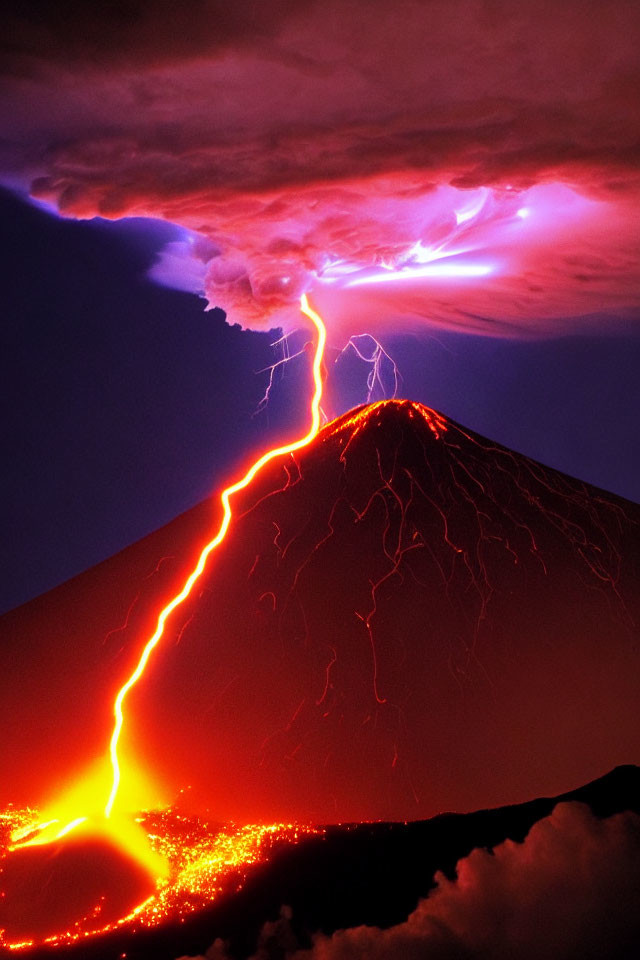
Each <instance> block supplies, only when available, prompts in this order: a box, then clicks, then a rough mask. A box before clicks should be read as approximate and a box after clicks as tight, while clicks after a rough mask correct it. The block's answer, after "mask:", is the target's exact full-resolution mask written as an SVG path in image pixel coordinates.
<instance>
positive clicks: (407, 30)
mask: <svg viewBox="0 0 640 960" xmlns="http://www.w3.org/2000/svg"><path fill="white" fill-rule="evenodd" d="M9 26H10V31H8V32H7V36H8V37H9V40H8V50H7V53H6V56H5V81H6V82H5V87H6V94H5V98H4V106H3V107H2V112H3V115H4V117H5V120H6V123H7V128H8V129H9V130H10V134H9V136H7V138H6V139H5V142H4V145H3V156H4V167H5V171H6V172H7V175H8V176H13V177H14V178H18V179H20V178H21V179H23V180H24V179H29V180H31V181H32V182H33V190H34V192H35V193H36V194H37V195H40V196H43V197H47V198H49V199H51V200H53V201H54V202H55V203H56V204H57V205H58V206H59V208H60V210H61V211H62V212H63V213H65V214H67V215H70V216H81V217H84V216H92V215H94V214H96V213H99V214H102V215H103V216H108V217H119V216H123V215H125V214H143V215H151V216H160V217H165V218H167V219H170V220H173V221H175V222H177V223H180V224H183V225H185V226H187V227H189V228H190V229H192V230H196V231H199V232H201V233H203V234H205V235H207V236H208V237H209V238H210V239H211V240H212V241H213V242H214V244H215V245H216V247H217V249H218V250H220V251H221V254H222V256H221V257H219V258H216V259H215V260H214V261H212V263H211V269H210V270H209V272H208V273H207V275H206V276H205V277H204V280H203V286H204V289H205V291H206V293H207V295H208V296H209V298H210V300H211V302H212V303H217V304H220V305H221V306H224V307H225V308H227V309H230V310H231V311H235V313H236V314H237V316H236V317H235V318H236V319H242V320H243V321H244V322H246V323H251V324H261V323H264V322H265V321H269V320H271V322H273V321H274V320H278V321H281V320H283V319H284V317H283V315H282V310H283V309H284V310H285V314H286V308H287V305H288V304H293V303H295V302H296V300H297V297H298V296H299V293H300V292H301V290H303V289H309V287H310V286H312V285H313V279H314V278H315V276H316V275H317V273H318V272H319V271H320V272H321V271H322V269H324V266H325V265H326V261H327V258H329V259H331V258H335V257H341V258H343V259H347V260H349V261H352V262H354V263H357V264H359V265H363V266H369V265H372V264H377V263H380V262H383V261H385V259H388V258H389V256H391V257H392V258H393V257H395V256H397V255H398V253H399V251H402V250H406V249H408V248H409V247H410V246H411V245H412V244H413V243H415V242H416V240H417V239H419V238H420V237H421V235H422V234H424V233H425V231H427V232H428V230H429V229H431V230H433V229H434V227H435V228H437V229H441V226H442V222H443V219H442V218H443V217H444V216H445V213H447V214H448V216H449V218H451V217H452V216H453V214H454V210H455V209H456V206H455V205H456V203H458V205H459V203H460V202H462V201H461V200H460V199H459V195H457V194H453V193H450V194H449V195H448V196H449V206H448V209H447V211H444V212H443V210H442V209H441V208H442V193H441V192H438V189H437V188H440V190H441V189H442V188H443V187H454V188H457V189H458V190H470V189H472V188H479V187H484V186H488V187H491V188H493V189H494V190H495V191H497V192H498V195H500V196H502V191H503V190H504V188H505V187H510V188H512V189H515V190H527V189H530V188H532V187H535V186H536V185H539V184H548V183H550V182H561V183H563V184H565V185H567V186H568V187H571V188H573V189H574V190H576V191H577V192H578V193H580V194H582V195H585V196H587V197H589V198H590V200H591V201H594V200H597V201H598V204H595V205H594V204H591V206H590V207H589V209H585V210H584V211H583V213H582V216H581V217H580V218H578V220H577V221H576V222H574V223H573V229H572V232H571V235H570V238H569V241H566V242H565V246H566V247H567V250H566V256H567V258H568V261H569V262H567V263H564V264H563V263H559V262H558V261H557V260H553V258H549V257H540V255H539V247H540V244H539V242H538V241H535V242H533V249H532V248H531V243H530V241H529V239H528V237H527V235H523V237H522V238H519V239H518V240H517V241H516V246H518V245H519V247H520V256H519V258H518V262H517V263H515V264H512V266H511V268H510V269H511V273H510V277H511V278H512V279H513V278H515V279H516V281H518V282H520V281H522V280H523V279H524V280H525V281H526V286H525V287H524V289H525V295H524V299H525V301H526V302H522V295H520V298H519V300H518V296H517V295H516V294H514V291H513V289H511V286H510V283H511V281H509V283H507V286H506V287H505V288H502V287H500V285H499V284H498V286H497V287H495V282H494V289H492V290H491V289H489V288H490V286H491V285H488V286H487V288H486V289H487V290H488V292H487V293H483V291H484V290H485V286H481V289H480V290H476V288H475V287H472V289H471V295H470V298H469V302H468V303H465V302H462V301H464V300H465V297H466V296H467V293H466V292H465V293H464V295H462V296H461V294H460V293H459V292H458V291H457V287H456V285H455V284H454V283H451V282H449V283H448V284H444V286H442V287H441V290H442V293H443V295H442V298H441V299H442V303H441V304H440V306H439V307H438V309H436V311H435V313H436V320H437V321H439V322H441V323H442V324H444V325H455V326H458V327H462V328H463V329H465V328H466V329H477V328H478V325H479V324H478V321H477V320H475V321H474V320H473V319H472V318H471V316H472V315H473V316H475V317H480V316H483V315H486V316H490V315H492V316H493V318H494V319H495V320H498V321H499V324H498V329H500V330H502V331H504V330H505V329H509V328H510V327H511V326H512V327H513V330H512V332H513V333H514V334H517V333H518V332H519V331H521V330H522V328H526V329H528V328H530V327H531V325H532V324H534V325H535V323H536V322H537V318H539V317H540V313H541V309H540V300H541V299H544V300H548V295H549V293H550V292H553V291H555V290H557V289H559V288H560V289H562V290H564V291H565V293H564V294H563V296H561V297H560V298H559V301H558V303H557V304H555V305H554V307H553V308H548V309H547V311H546V312H547V314H548V315H549V316H548V320H549V322H547V323H543V325H542V326H543V329H544V330H546V331H547V332H548V328H549V327H550V326H551V327H552V326H553V322H555V321H556V320H557V318H559V317H567V316H569V317H571V316H580V317H584V316H587V315H595V314H602V313H609V314H611V313H617V314H619V313H620V311H621V310H623V311H624V310H634V309H637V308H638V306H639V305H640V292H639V291H638V288H637V270H634V266H637V260H636V255H635V253H634V251H635V250H636V249H637V247H638V245H639V243H640V238H639V237H638V228H637V225H636V221H637V217H636V216H635V209H636V204H637V198H638V192H639V190H640V177H639V175H638V169H639V165H638V160H639V153H640V146H639V145H640V135H639V124H638V113H637V109H636V91H637V89H638V88H639V87H640V63H639V61H638V57H637V48H638V40H639V39H640V8H639V7H638V5H637V4H636V3H633V2H619V3H616V4H609V3H605V2H602V0H591V2H584V0H581V2H578V0H568V2H566V3H563V4H561V5H559V4H557V3H555V2H551V0H547V2H536V3H532V2H523V3H518V4H516V3H513V2H506V0H485V2H481V0H459V2H457V3H456V4H454V5H452V4H451V3H450V2H444V0H434V2H432V3H428V4H425V3H424V2H418V0H399V2H398V3H396V4H393V5H391V4H387V3H384V4H383V3H381V2H375V3H371V2H366V3H365V2H364V0H349V2H345V0H327V2H325V3H322V4H320V3H294V2H279V3H261V4H235V5H226V6H225V5H222V4H220V3H213V2H209V3H205V2H200V3H197V4H194V5H188V6H184V7H181V6H179V5H174V4H162V3H160V4H158V3H149V4H133V5H132V4H124V3H122V4H112V5H107V6H106V7H101V8H100V11H99V12H98V13H96V12H95V11H94V10H92V9H90V8H89V7H87V6H86V5H84V6H81V5H79V4H77V3H70V2H68V3H66V4H64V5H63V6H62V7H56V8H55V10H54V12H50V13H47V14H46V15H43V14H41V13H40V12H38V11H37V10H36V12H34V13H32V14H31V15H29V14H19V15H16V16H14V17H13V18H12V21H11V23H10V25H9ZM434 197H435V198H436V199H435V200H434ZM434 211H438V216H439V217H440V220H438V222H437V223H436V222H435V214H434ZM562 215H563V212H562V211H559V212H558V217H557V219H558V220H560V219H561V217H562ZM546 226H547V228H548V226H549V223H547V225H546ZM547 233H548V229H547ZM563 239H564V238H563ZM483 242H484V243H485V244H486V249H488V250H489V251H490V252H491V251H495V250H496V249H500V247H501V245H504V244H505V242H507V241H506V240H505V238H504V237H502V236H500V235H499V234H498V233H494V234H493V235H491V236H489V237H486V236H485V237H483ZM508 242H510V243H511V246H512V247H513V246H514V244H513V240H510V241H508ZM572 245H573V246H574V249H572ZM558 274H559V276H558ZM594 281H595V292H594V293H593V296H590V297H589V298H585V296H584V292H585V287H590V286H592V284H593V282H594ZM520 287H522V283H521V282H520ZM527 289H528V290H529V291H530V292H531V293H533V294H536V292H537V293H539V294H540V296H535V295H534V296H532V297H530V300H529V301H527V299H526V290H527ZM496 290H497V292H498V294H499V296H498V298H497V304H496ZM592 292H593V291H592V290H589V293H590V294H591V293H592ZM501 298H502V299H503V300H504V303H502V302H500V301H501ZM390 299H391V301H392V303H391V307H389V305H386V306H385V314H386V316H387V317H389V316H394V315H397V316H414V317H416V316H417V317H420V316H426V314H427V313H428V312H429V311H426V308H425V306H424V303H417V302H416V301H420V300H421V299H422V301H423V300H424V296H422V297H420V296H418V297H417V296H416V292H415V290H414V291H410V292H409V293H407V292H406V291H405V290H404V289H403V290H399V289H397V288H394V289H393V290H392V294H391V297H390ZM585 299H586V300H587V302H586V303H585ZM514 301H516V302H514ZM363 305H364V306H366V308H367V310H368V311H369V310H370V305H369V304H368V303H366V302H365V303H364V304H363ZM350 309H351V307H350ZM429 310H430V315H433V305H432V304H430V307H429ZM492 310H493V314H492ZM543 312H544V311H543ZM465 317H467V319H466V320H465ZM500 324H502V326H500ZM486 325H487V324H486V323H480V327H481V328H483V329H484V327H486Z"/></svg>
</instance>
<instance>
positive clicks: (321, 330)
mask: <svg viewBox="0 0 640 960" xmlns="http://www.w3.org/2000/svg"><path fill="white" fill-rule="evenodd" d="M300 309H301V310H302V312H303V313H304V314H305V315H306V316H307V317H309V319H310V320H312V321H313V323H314V325H315V327H316V330H317V333H318V340H317V343H316V349H315V355H314V358H313V380H314V383H315V391H314V394H313V399H312V400H311V426H310V427H309V431H308V432H307V433H306V434H305V435H304V437H301V438H300V439H299V440H294V441H293V442H292V443H287V444H284V445H283V446H281V447H275V448H274V449H273V450H268V451H267V453H264V454H263V455H262V456H261V457H260V458H259V460H256V462H255V463H254V464H253V466H251V467H250V468H249V470H247V472H246V473H245V475H244V477H242V479H241V480H238V481H237V482H236V483H233V484H231V486H229V487H227V488H226V490H223V491H222V494H221V497H220V499H221V502H222V507H223V510H224V514H223V517H222V522H221V524H220V529H219V530H218V532H217V534H216V535H215V537H214V538H213V540H210V541H209V543H208V544H207V545H206V547H205V548H204V549H203V551H202V553H201V554H200V558H199V560H198V563H197V564H196V567H195V569H194V570H193V572H192V573H191V575H190V576H189V578H188V580H187V582H186V583H185V585H184V587H183V588H182V590H181V591H180V593H179V594H177V596H175V597H174V598H173V600H171V601H170V602H169V603H168V604H167V606H166V607H165V608H164V610H162V612H161V613H160V615H159V617H158V625H157V627H156V631H155V633H154V634H153V636H152V637H151V638H150V639H149V640H148V641H147V644H146V646H145V648H144V650H143V651H142V654H141V656H140V660H139V661H138V665H137V667H136V669H135V670H134V671H133V673H132V674H131V676H130V677H129V679H128V680H127V682H126V683H125V684H124V686H123V687H121V689H120V691H119V693H118V696H117V697H116V700H115V704H114V716H115V725H114V728H113V734H112V736H111V742H110V745H109V752H110V755H111V766H112V768H113V784H112V787H111V793H110V794H109V799H108V801H107V805H106V807H105V808H104V814H105V817H110V816H111V811H112V810H113V804H114V802H115V799H116V795H117V793H118V787H119V785H120V764H119V762H118V740H119V738H120V732H121V730H122V725H123V722H124V718H123V713H122V705H123V703H124V699H125V697H126V695H127V694H128V692H129V690H131V688H132V687H133V686H134V685H135V684H136V683H137V682H138V680H139V679H140V677H141V676H142V674H143V673H144V670H145V667H146V665H147V662H148V660H149V657H150V656H151V654H152V653H153V650H154V648H155V647H156V646H157V644H158V642H159V640H160V638H161V637H162V634H163V632H164V625H165V623H166V621H167V618H168V617H169V615H170V614H171V613H172V612H173V611H174V610H175V608H176V607H178V606H180V604H181V603H182V602H183V600H186V598H187V597H188V596H189V594H190V593H191V589H192V587H193V585H194V583H195V582H196V581H197V580H198V578H199V577H200V575H201V574H202V572H203V570H204V568H205V564H206V562H207V558H208V557H209V554H210V553H211V552H212V551H213V550H215V549H216V547H218V546H219V545H220V544H221V543H222V541H223V540H224V538H225V536H226V534H227V530H228V528H229V524H230V522H231V504H230V502H229V501H230V498H231V497H232V496H233V495H234V494H235V493H237V492H238V491H239V490H244V488H245V487H248V486H249V484H250V483H251V481H252V480H253V478H254V477H255V476H256V474H257V473H258V472H259V471H260V470H261V469H262V467H264V466H265V464H267V463H269V462H270V461H271V460H274V459H275V458H276V457H280V456H282V455H283V454H287V453H293V452H294V451H295V450H299V449H300V448H301V447H306V446H307V444H309V443H310V442H311V441H312V440H313V438H314V437H315V435H316V434H317V432H318V430H319V429H320V400H321V399H322V369H321V368H322V358H323V355H324V348H325V343H326V339H327V331H326V328H325V325H324V323H323V322H322V319H321V318H320V316H319V315H318V314H317V313H316V312H315V310H312V309H311V307H310V306H309V301H308V300H307V297H306V294H303V295H302V297H301V299H300Z"/></svg>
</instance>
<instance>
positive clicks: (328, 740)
mask: <svg viewBox="0 0 640 960" xmlns="http://www.w3.org/2000/svg"><path fill="white" fill-rule="evenodd" d="M234 509H235V519H234V522H233V525H232V528H231V530H230V533H229V536H228V539H227V541H226V542H225V544H224V545H223V547H222V548H221V549H220V550H219V551H218V552H217V553H216V554H215V555H214V556H212V557H211V559H210V561H209V564H208V567H207V570H206V572H205V574H204V575H203V577H202V579H201V581H200V582H199V584H198V589H197V590H196V591H195V592H194V596H193V598H192V599H190V600H189V601H188V602H187V603H186V604H184V605H183V606H182V607H181V608H180V609H179V611H177V612H176V616H175V618H174V619H173V620H172V621H171V624H170V626H169V629H168V630H167V634H166V636H165V638H164V639H163V642H162V645H161V647H160V648H159V649H158V650H157V651H156V653H155V654H154V659H153V662H152V664H151V667H150V669H149V671H148V675H146V676H145V678H144V681H143V683H142V684H141V685H140V686H139V688H137V689H136V692H135V696H134V697H132V699H131V707H130V712H129V714H128V724H129V725H128V727H127V737H128V738H129V739H128V741H127V742H128V743H129V744H133V743H135V748H136V754H137V755H138V756H141V757H144V758H145V760H146V761H147V762H148V763H149V765H150V767H151V769H152V770H157V771H159V772H160V773H161V775H162V777H163V778H164V780H165V781H167V782H168V783H169V785H171V786H173V787H174V788H175V789H178V788H179V787H181V786H184V785H186V784H191V785H192V786H193V795H194V803H196V802H197V803H202V802H206V803H208V804H209V805H210V806H211V808H212V810H214V811H215V812H216V814H217V815H219V816H220V817H221V818H233V819H256V818H257V819H262V818H265V819H270V818H272V817H294V818H296V817H297V818H300V819H307V820H315V821H331V820H335V819H336V818H337V819H342V820H345V819H349V820H359V819H372V818H383V819H417V818H420V817H425V816H429V815H431V814H433V813H436V812H437V811H438V810H442V809H456V810H470V809H475V808H477V807H480V806H492V805H496V804H499V803H504V802H518V801H521V800H525V799H527V798H529V797H531V796H536V795H540V794H547V795H549V794H554V793H558V792H560V791H562V790H563V789H565V788H567V787H568V786H569V785H570V784H571V783H575V782H581V781H584V780H588V779H590V778H592V777H593V776H595V775H597V774H598V773H599V772H600V771H601V770H602V769H606V768H607V767H609V766H611V765H612V764H616V763H625V762H637V761H638V760H640V729H639V725H638V724H637V717H636V703H637V699H638V697H639V696H640V667H639V663H638V655H637V652H636V648H635V643H636V641H637V624H638V622H639V621H640V610H639V608H638V604H639V598H640V589H639V586H640V536H639V532H640V507H638V505H636V504H632V503H629V502H627V501H624V500H622V499H621V498H618V497H615V496H613V495H610V494H606V493H604V492H603V491H599V490H597V489H595V488H593V487H590V486H588V485H586V484H583V483H581V482H579V481H576V480H573V479H571V478H569V477H566V476H565V475H563V474H560V473H558V472H557V471H553V470H551V469H549V468H546V467H543V466H541V465H540V464H537V463H535V462H534V461H531V460H529V459H527V458H526V457H523V456H521V455H519V454H516V453H513V452H511V451H508V450H506V449H505V448H503V447H500V446H499V445H497V444H494V443H491V442H490V441H487V440H485V439H484V438H482V437H479V436H478V435H476V434H473V433H471V432H470V431H467V430H464V429H463V428H462V427H460V426H458V425H457V424H455V423H453V422H452V421H449V420H446V418H444V417H442V416H441V415H440V414H437V413H436V412H435V411H431V410H428V409H427V408H425V407H422V406H420V405H419V404H415V403H412V402H409V401H391V402H384V403H381V404H374V405H372V406H369V407H363V408H358V409H357V410H355V411H350V412H349V413H348V414H346V415H345V416H344V417H341V418H339V419H338V420H336V421H333V422H332V423H331V424H328V425H327V426H326V427H325V428H324V429H323V430H322V431H321V433H320V434H319V435H318V437H317V438H316V440H315V441H314V442H313V443H312V444H311V445H310V446H309V447H308V448H306V449H305V450H304V451H301V452H300V453H298V454H297V455H296V457H295V458H294V457H289V458H287V459H286V460H285V461H284V462H281V463H277V464H273V465H271V466H270V467H269V468H268V469H267V470H265V472H264V473H263V474H261V475H260V476H259V478H258V480H257V481H256V483H255V484H254V485H253V486H252V487H251V489H250V490H248V491H245V492H244V493H243V494H242V495H241V497H239V498H238V500H237V501H236V502H235V504H234ZM215 513H216V510H215V509H214V508H213V507H211V506H209V505H201V506H200V507H198V508H195V510H194V511H190V512H189V513H188V514H185V515H184V516H183V517H181V518H178V519H177V520H176V521H174V523H173V524H171V525H169V526H168V527H166V528H163V530H162V531H159V532H158V533H157V534H154V535H152V536H151V537H149V538H146V540H145V541H141V543H140V544H137V545H135V546H134V547H132V548H129V550H127V551H124V552H123V553H122V554H120V555H118V556H117V557H115V558H113V559H112V560H110V561H107V562H106V563H105V564H102V565H100V566H99V567H97V568H94V570H92V571H89V572H88V573H86V574H83V575H82V576H81V577H79V578H76V579H75V580H74V581H71V582H70V583H69V584H67V585H64V586H63V587H61V588H59V589H58V590H56V591H53V592H52V593H51V594H50V595H46V596H45V597H44V598H40V599H39V600H38V601H34V603H32V604H29V605H27V607H26V608H22V609H20V610H18V611H15V612H14V613H13V614H11V615H9V616H8V617H5V618H3V627H4V628H5V629H6V630H7V631H8V633H9V642H8V643H7V644H5V647H4V656H5V657H7V658H11V657H12V658H13V661H14V663H15V664H16V666H15V667H14V676H15V677H16V678H18V679H16V681H15V683H14V684H13V686H12V689H13V690H15V689H17V688H18V687H19V682H20V678H24V682H23V687H22V691H21V698H18V699H17V700H16V701H15V702H13V703H9V704H8V705H5V716H4V718H3V720H4V721H5V723H7V722H8V724H9V729H10V731H11V733H10V734H9V737H8V742H17V743H19V744H20V749H19V751H18V754H20V753H23V755H24V756H27V755H28V756H29V758H30V759H31V763H30V771H31V781H33V757H34V755H35V756H37V755H38V752H39V751H42V755H44V751H45V747H48V748H49V749H51V748H52V747H53V745H54V744H55V745H57V749H58V751H59V754H60V758H61V766H64V764H65V763H66V764H67V765H68V764H70V763H75V762H76V758H77V762H80V754H81V750H84V751H85V755H86V752H87V751H88V752H91V751H93V752H94V753H95V752H99V751H100V749H101V742H104V738H105V735H106V733H107V732H108V722H109V720H108V718H109V712H110V710H109V705H110V698H111V694H112V691H113V689H114V688H115V687H116V686H117V685H118V682H119V679H120V678H121V677H123V676H124V675H126V671H127V668H128V665H129V664H131V663H132V662H133V661H134V659H135V655H136V652H137V651H138V650H139V648H140V645H141V642H143V640H144V639H145V638H146V636H147V635H148V633H149V631H150V629H152V626H153V619H154V613H157V609H158V605H159V603H160V600H161V599H167V598H168V597H170V596H171V595H172V590H175V588H176V586H179V585H180V583H181V578H183V577H184V575H185V572H186V571H188V570H189V568H190V565H192V564H193V562H194V557H195V556H197V553H198V549H199V547H200V545H201V543H202V541H203V540H204V539H206V537H207V533H206V532H205V531H206V528H207V527H208V526H209V519H210V518H211V519H213V517H214V515H215ZM214 526H215V523H212V524H211V527H214ZM163 557H167V558H168V559H164V560H162V558H163ZM160 561H162V562H161V563H160V566H159V568H158V563H159V562H160ZM154 570H155V571H156V572H155V573H154ZM148 574H152V576H151V577H150V579H144V578H145V577H146V576H147V575H148ZM137 593H140V594H141V596H140V598H139V600H138V601H137V603H136V604H135V606H134V607H133V609H132V610H130V612H129V619H128V626H127V627H126V628H124V629H119V630H117V632H115V633H114V632H112V633H110V634H109V631H110V630H111V631H113V630H114V629H115V628H118V627H121V626H122V625H123V624H124V623H125V621H126V619H127V611H129V609H130V606H131V603H132V601H133V600H134V598H135V597H136V595H137ZM61 648H62V649H63V651H64V650H66V651H67V652H66V653H65V652H63V653H62V654H61V652H60V651H61ZM30 651H33V652H34V659H35V662H36V666H35V668H30V667H29V656H30V653H29V652H30ZM61 658H62V667H63V669H62V670H60V669H59V668H60V662H59V661H60V659H61ZM31 669H34V670H35V676H34V675H32V674H31V673H30V670H31ZM10 699H11V698H10ZM20 699H23V700H24V699H26V700H27V702H28V703H30V704H34V703H35V702H37V703H38V705H39V706H38V709H37V710H32V711H30V716H29V719H28V721H27V723H26V724H25V722H24V720H21V719H20V710H19V706H20V703H19V702H18V701H19V700H20ZM70 717H71V719H70ZM13 718H15V719H13ZM11 723H13V726H11ZM5 729H7V727H6V726H5ZM43 731H44V732H43ZM72 741H73V742H72ZM66 744H69V746H68V748H67V747H66V746H65V745H66ZM63 761H64V763H63ZM28 781H29V771H28V770H27V771H26V772H25V770H24V769H23V770H21V769H20V764H19V763H18V764H16V772H15V776H14V784H15V783H22V784H23V785H24V787H23V789H24V790H25V792H26V791H27V788H28V787H30V786H32V783H29V782H28ZM7 799H10V798H9V797H8V798H7Z"/></svg>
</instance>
